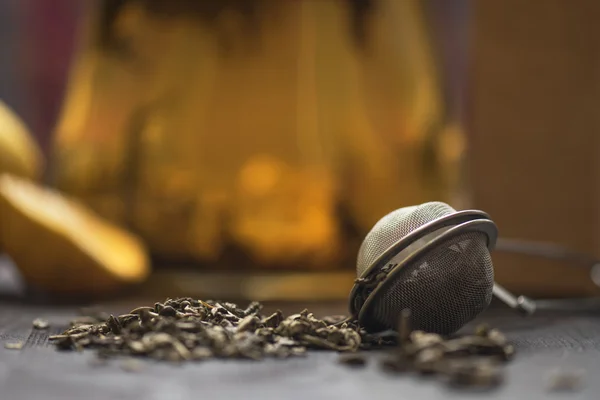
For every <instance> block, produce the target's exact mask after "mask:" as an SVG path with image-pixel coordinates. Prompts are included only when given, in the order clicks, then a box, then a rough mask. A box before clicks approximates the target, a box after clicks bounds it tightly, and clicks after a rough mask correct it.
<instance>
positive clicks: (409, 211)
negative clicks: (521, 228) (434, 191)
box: [350, 202, 511, 334]
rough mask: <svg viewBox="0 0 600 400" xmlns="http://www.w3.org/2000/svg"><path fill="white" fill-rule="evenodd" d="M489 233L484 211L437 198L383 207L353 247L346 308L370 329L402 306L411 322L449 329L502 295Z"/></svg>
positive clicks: (491, 227) (379, 327)
mask: <svg viewBox="0 0 600 400" xmlns="http://www.w3.org/2000/svg"><path fill="white" fill-rule="evenodd" d="M497 236H498V229H497V227H496V224H495V223H494V222H493V221H492V219H491V218H490V216H489V215H488V214H486V213H485V212H483V211H478V210H466V211H456V210H455V209H454V208H452V207H451V206H449V205H448V204H445V203H442V202H428V203H424V204H420V205H416V206H411V207H404V208H400V209H398V210H396V211H393V212H391V213H389V214H387V215H386V216H384V217H383V218H381V219H380V220H379V221H378V222H377V223H376V224H375V225H374V226H373V228H372V229H371V231H370V232H369V233H368V234H367V236H366V237H365V239H364V241H363V243H362V245H361V247H360V249H359V252H358V259H357V263H356V274H357V280H356V282H355V284H354V286H353V288H352V291H351V293H350V312H351V313H352V315H353V316H354V317H355V318H356V319H357V320H358V322H359V323H360V324H361V325H362V326H363V327H364V328H365V329H366V330H368V331H371V332H377V331H383V330H387V329H395V328H396V326H397V322H398V318H399V316H400V313H401V312H402V310H404V309H410V311H411V326H412V328H413V329H418V330H423V331H426V332H433V333H439V334H452V333H454V332H456V331H457V330H458V329H460V328H461V327H462V326H463V325H465V324H466V323H467V322H469V321H471V320H473V319H474V318H475V317H476V316H477V315H478V314H479V313H481V312H482V311H483V310H485V309H486V308H487V307H488V306H489V304H490V302H491V300H492V296H493V295H494V294H495V293H496V294H498V293H500V294H503V292H502V291H503V289H502V288H500V287H498V288H495V287H494V267H493V264H492V259H491V256H490V251H491V250H493V248H494V246H495V244H496V240H497ZM504 294H506V293H504ZM507 296H509V298H508V299H504V300H505V301H506V300H511V298H510V294H507Z"/></svg>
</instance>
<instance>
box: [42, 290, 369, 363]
mask: <svg viewBox="0 0 600 400" xmlns="http://www.w3.org/2000/svg"><path fill="white" fill-rule="evenodd" d="M261 310H262V305H261V304H259V303H257V302H253V303H251V304H250V305H249V306H248V307H247V308H245V309H242V308H239V307H238V306H237V305H236V304H232V303H227V302H216V301H201V300H194V299H191V298H180V299H167V300H166V301H165V302H164V303H156V304H155V305H154V306H152V307H138V308H136V309H134V310H131V311H130V312H129V313H127V314H124V315H119V316H117V317H115V316H113V315H102V314H100V315H98V314H96V315H87V316H84V317H83V318H78V319H76V320H74V321H72V322H71V325H72V326H71V327H70V328H69V329H67V330H66V331H65V332H63V333H62V334H60V335H55V336H51V337H50V338H49V339H50V340H51V341H53V342H54V344H55V345H56V346H57V347H58V348H59V349H64V350H81V349H83V348H91V349H96V350H98V354H99V355H100V356H112V355H137V356H146V357H150V358H154V359H158V360H168V361H186V360H202V359H207V358H247V359H254V360H260V359H263V358H265V357H279V358H282V357H283V358H285V357H289V356H298V355H302V354H304V353H305V351H306V350H307V349H326V350H335V351H356V350H358V349H359V348H360V347H361V343H362V335H361V331H360V329H359V328H358V326H357V325H356V324H352V323H340V322H341V321H342V318H324V319H317V318H315V317H314V316H313V314H311V313H309V312H308V310H304V311H302V312H300V313H299V314H294V315H290V316H288V317H284V315H283V314H282V312H281V311H277V312H275V313H273V314H272V315H269V316H265V315H262V314H261V313H260V312H261ZM336 323H337V324H336ZM362 334H363V335H366V334H365V333H364V332H363V333H362Z"/></svg>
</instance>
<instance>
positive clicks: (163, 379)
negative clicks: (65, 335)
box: [0, 296, 600, 400]
mask: <svg viewBox="0 0 600 400" xmlns="http://www.w3.org/2000/svg"><path fill="white" fill-rule="evenodd" d="M156 300H164V299H156ZM146 302H149V300H148V301H144V302H143V304H146ZM127 303H129V304H127ZM138 305H141V303H140V302H135V303H131V302H130V301H127V302H120V303H114V304H105V310H106V311H108V312H115V313H118V312H122V311H127V310H128V309H129V308H131V306H138ZM275 306H278V307H282V308H284V311H286V312H294V311H300V309H301V307H302V305H301V304H293V305H291V304H287V305H286V304H280V305H270V307H275ZM310 308H311V310H312V311H314V312H315V314H329V313H336V312H340V313H343V312H345V305H344V304H337V303H336V304H327V305H325V304H322V305H320V306H319V305H316V304H312V305H310ZM76 312H77V307H75V306H51V305H40V304H26V303H25V302H23V301H19V300H18V299H16V298H14V297H12V298H11V297H10V296H6V297H5V298H4V300H0V342H2V344H4V343H6V342H10V341H19V340H22V341H24V342H25V346H24V348H23V349H21V350H9V349H5V348H4V346H1V347H0V399H7V400H21V399H23V400H24V399H37V398H43V399H46V400H50V399H61V400H62V399H79V398H81V399H84V398H85V399H103V400H106V399H111V400H112V399H147V400H150V399H157V400H158V399H169V400H176V399H191V398H209V399H235V398H239V399H250V398H262V399H265V398H267V399H288V398H289V399H299V400H300V399H330V398H334V397H337V396H339V397H340V398H345V399H366V398H376V399H388V398H389V399H446V398H465V392H463V391H457V390H451V389H449V388H448V387H446V386H445V385H444V384H443V383H441V382H439V381H436V380H435V379H423V378H418V377H415V376H410V375H409V376H390V375H388V374H385V373H383V372H382V371H381V369H380V368H379V364H378V360H379V357H380V354H379V353H372V354H369V360H370V362H369V364H368V366H367V367H366V368H364V369H349V368H347V367H345V366H343V365H340V364H338V363H337V362H336V360H337V354H336V353H331V352H315V353H310V354H309V355H308V357H306V358H296V359H289V360H266V361H262V362H242V361H207V362H201V363H190V364H186V365H182V366H173V365H165V364H159V363H153V362H142V364H141V367H140V369H139V370H137V371H134V372H128V371H126V370H125V369H124V368H123V367H124V365H125V364H123V361H120V360H113V361H110V362H109V363H108V364H107V365H104V366H98V365H94V364H93V362H91V360H92V359H93V354H91V353H87V352H84V353H71V352H69V353H65V352H58V351H56V350H55V349H54V348H53V347H52V346H50V345H49V343H48V341H47V337H48V335H49V334H54V333H57V332H59V331H60V330H62V329H63V328H64V326H65V325H66V324H67V323H68V321H69V319H70V318H72V317H73V316H74V315H75V314H76ZM37 317H43V318H46V319H47V320H49V321H50V323H51V328H50V329H49V330H48V331H39V330H33V329H32V320H33V319H34V318H37ZM481 320H484V321H487V322H489V323H490V324H492V325H494V326H496V327H498V328H500V329H501V330H503V331H504V332H505V333H506V334H507V335H508V337H509V339H510V340H511V341H512V342H513V343H514V344H515V345H516V348H517V354H516V358H515V359H514V360H513V361H512V362H511V363H510V364H509V365H508V366H507V368H506V370H505V382H504V384H503V385H502V386H500V387H499V388H498V389H496V390H494V391H492V392H485V393H479V392H475V393H468V394H467V395H466V396H467V397H470V398H483V396H489V398H492V399H541V398H547V396H549V395H550V394H549V392H548V390H547V383H548V377H549V374H550V373H551V372H552V371H553V370H554V369H556V368H562V369H565V370H568V369H583V370H585V371H586V375H585V376H584V386H583V388H582V389H581V390H578V391H575V392H570V393H564V394H556V393H552V394H551V396H552V398H569V399H597V398H598V393H600V379H598V376H600V313H598V314H594V313H590V312H588V313H585V314H583V313H579V314H578V313H573V312H569V313H564V312H563V313H560V314H556V313H554V314H552V313H540V314H539V315H536V316H534V317H528V318H525V317H521V316H519V315H516V314H514V313H512V312H511V311H509V310H506V309H505V308H503V307H500V308H498V309H496V308H492V309H491V310H488V311H487V312H486V313H484V314H483V315H482V316H481V317H480V321H481ZM477 322H479V321H475V322H474V323H477ZM465 329H472V326H469V327H466V328H465Z"/></svg>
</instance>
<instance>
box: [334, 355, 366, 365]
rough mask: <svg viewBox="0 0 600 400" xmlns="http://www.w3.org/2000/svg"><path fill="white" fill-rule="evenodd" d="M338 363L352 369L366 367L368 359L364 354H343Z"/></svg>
mask: <svg viewBox="0 0 600 400" xmlns="http://www.w3.org/2000/svg"><path fill="white" fill-rule="evenodd" d="M338 361H339V362H340V364H345V365H349V366H352V367H364V366H365V365H366V364H367V359H366V357H365V356H364V354H342V355H341V356H340V357H339V359H338Z"/></svg>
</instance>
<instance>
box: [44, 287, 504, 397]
mask: <svg viewBox="0 0 600 400" xmlns="http://www.w3.org/2000/svg"><path fill="white" fill-rule="evenodd" d="M261 311H262V305H261V304H260V303H257V302H253V303H251V304H250V305H249V306H248V307H247V308H240V307H238V306H237V305H236V304H232V303H228V302H217V301H210V300H209V301H202V300H195V299H191V298H180V299H167V300H166V301H165V302H164V303H156V304H155V305H154V306H152V307H138V308H136V309H134V310H131V311H130V312H129V313H127V314H124V315H119V316H117V317H115V316H113V315H107V314H105V313H88V314H87V315H85V316H83V317H81V318H77V319H75V320H74V321H72V322H71V327H70V328H69V329H67V330H66V331H65V332H63V333H62V334H60V335H56V336H51V337H50V340H51V341H53V342H54V344H55V345H56V346H57V347H58V348H59V349H64V350H82V349H84V348H90V349H95V350H97V352H98V355H99V356H101V357H103V358H104V357H110V356H121V355H125V356H143V357H149V358H153V359H157V360H166V361H174V362H179V361H188V360H205V359H209V358H245V359H252V360H261V359H264V358H266V357H276V358H287V357H291V356H301V355H304V354H305V353H306V351H307V350H308V349H322V350H334V351H338V352H342V353H349V354H343V355H342V358H340V361H341V362H343V363H345V364H347V365H351V366H356V367H360V366H364V365H366V358H365V357H364V356H363V355H362V354H361V353H359V352H357V351H358V350H364V349H372V348H388V349H389V350H388V352H387V354H386V355H387V357H385V358H384V359H383V362H382V366H383V367H384V369H385V370H386V371H388V372H392V373H406V372H417V373H420V374H434V375H439V376H442V377H445V378H447V380H448V382H450V383H452V384H455V385H461V386H495V385H497V384H499V383H500V382H501V381H502V379H501V378H502V374H501V368H500V367H501V365H502V364H503V363H505V362H506V361H508V360H510V359H511V358H512V356H513V354H514V348H513V346H512V345H510V344H509V343H508V342H507V340H506V338H505V337H504V335H503V334H502V333H500V332H499V331H498V330H496V329H490V328H488V327H487V326H480V327H478V328H477V330H476V332H475V333H474V334H473V335H460V336H455V337H449V338H444V337H442V336H440V335H437V334H433V333H426V332H422V331H413V330H411V328H410V311H409V310H404V311H403V312H402V315H401V318H400V322H399V327H398V329H397V330H395V331H388V332H381V333H378V334H369V333H368V332H366V331H365V330H363V329H362V328H361V327H360V326H359V324H358V323H357V322H353V321H348V320H345V319H344V318H343V317H341V316H338V317H325V318H323V319H318V318H315V316H314V315H313V314H312V313H310V312H308V310H303V311H302V312H300V313H298V314H294V315H290V316H288V317H285V316H284V315H283V313H282V312H281V311H277V312H275V313H273V314H271V315H263V314H261Z"/></svg>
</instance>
